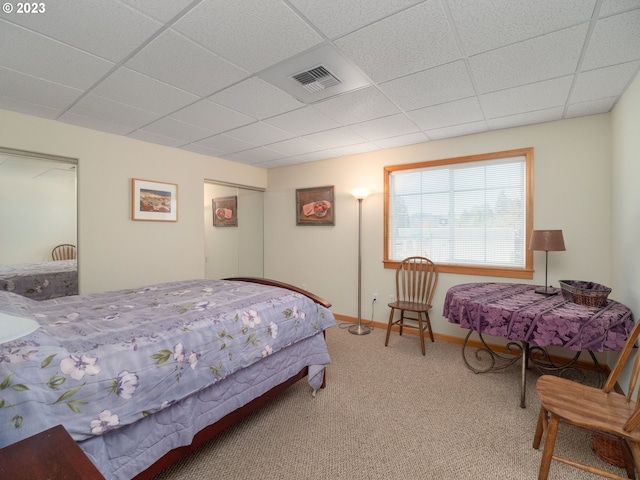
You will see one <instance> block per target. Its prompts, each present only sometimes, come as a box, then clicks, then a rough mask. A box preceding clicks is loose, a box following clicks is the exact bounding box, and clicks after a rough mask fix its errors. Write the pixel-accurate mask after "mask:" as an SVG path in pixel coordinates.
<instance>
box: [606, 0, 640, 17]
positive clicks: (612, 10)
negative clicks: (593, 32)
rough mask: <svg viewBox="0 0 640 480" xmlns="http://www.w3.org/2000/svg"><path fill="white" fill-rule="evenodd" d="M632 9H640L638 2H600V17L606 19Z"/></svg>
mask: <svg viewBox="0 0 640 480" xmlns="http://www.w3.org/2000/svg"><path fill="white" fill-rule="evenodd" d="M634 8H640V0H602V6H601V7H600V16H601V17H607V16H609V15H615V14H616V13H621V12H625V11H627V10H632V9H634Z"/></svg>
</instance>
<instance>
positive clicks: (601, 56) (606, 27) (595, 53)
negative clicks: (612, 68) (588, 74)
mask: <svg viewBox="0 0 640 480" xmlns="http://www.w3.org/2000/svg"><path fill="white" fill-rule="evenodd" d="M638 59H640V9H637V10H632V11H630V12H627V13H621V14H620V15H614V16H613V17H608V18H603V19H601V20H599V21H598V23H597V24H596V26H595V28H594V29H593V33H592V34H591V38H590V40H589V46H588V48H587V53H586V54H585V57H584V62H583V63H582V69H583V70H592V69H594V68H599V67H605V66H608V65H615V64H616V63H623V62H629V61H633V60H638Z"/></svg>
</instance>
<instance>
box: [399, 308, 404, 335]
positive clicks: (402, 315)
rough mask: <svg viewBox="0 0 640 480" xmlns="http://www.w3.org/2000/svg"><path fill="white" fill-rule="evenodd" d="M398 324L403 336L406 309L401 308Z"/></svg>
mask: <svg viewBox="0 0 640 480" xmlns="http://www.w3.org/2000/svg"><path fill="white" fill-rule="evenodd" d="M398 326H399V327H400V336H402V327H404V310H400V320H398Z"/></svg>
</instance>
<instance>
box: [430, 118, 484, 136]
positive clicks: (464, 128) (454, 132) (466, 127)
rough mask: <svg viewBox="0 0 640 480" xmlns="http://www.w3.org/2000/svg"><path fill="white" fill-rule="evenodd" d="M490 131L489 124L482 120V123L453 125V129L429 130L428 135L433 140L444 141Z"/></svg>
mask: <svg viewBox="0 0 640 480" xmlns="http://www.w3.org/2000/svg"><path fill="white" fill-rule="evenodd" d="M488 130H489V127H487V123H486V122H485V121H484V120H482V121H480V122H471V123H465V124H462V125H453V126H451V127H444V128H436V129H433V130H427V131H426V134H427V135H428V136H429V138H430V139H431V140H442V139H443V138H452V137H462V136H464V135H473V134H475V133H482V132H486V131H488Z"/></svg>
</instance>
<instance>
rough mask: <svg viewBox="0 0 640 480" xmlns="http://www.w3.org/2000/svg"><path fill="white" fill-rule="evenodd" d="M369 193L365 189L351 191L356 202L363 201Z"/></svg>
mask: <svg viewBox="0 0 640 480" xmlns="http://www.w3.org/2000/svg"><path fill="white" fill-rule="evenodd" d="M370 193H371V192H370V191H369V189H367V188H354V189H353V190H351V195H353V196H354V197H355V198H356V200H364V199H365V198H367V197H368V196H369V194H370Z"/></svg>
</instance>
